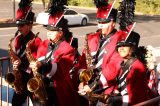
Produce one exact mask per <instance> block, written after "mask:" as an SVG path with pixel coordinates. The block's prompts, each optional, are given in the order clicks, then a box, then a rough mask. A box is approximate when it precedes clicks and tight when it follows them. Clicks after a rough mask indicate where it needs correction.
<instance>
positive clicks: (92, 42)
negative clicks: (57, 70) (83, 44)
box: [81, 31, 122, 94]
mask: <svg viewBox="0 0 160 106" xmlns="http://www.w3.org/2000/svg"><path fill="white" fill-rule="evenodd" d="M100 34H101V33H100V32H96V33H91V34H89V35H88V45H89V49H90V52H91V55H92V56H93V55H94V54H96V52H97V51H98V45H99V41H100ZM121 39H122V34H121V32H118V31H117V32H116V33H114V35H112V36H111V37H110V41H109V43H108V44H107V45H106V46H105V50H104V55H103V61H102V66H101V67H102V75H101V77H100V81H101V83H102V85H103V87H105V86H108V84H109V85H111V84H110V83H112V82H107V81H106V80H107V76H108V72H110V71H112V67H108V64H109V63H110V62H112V64H114V65H116V66H117V69H118V68H120V67H119V66H120V65H119V64H120V63H121V61H122V58H121V57H120V56H119V54H118V53H117V52H116V44H117V42H118V41H120V40H121ZM83 56H84V55H82V58H83ZM83 61H85V60H83ZM82 63H83V68H85V67H84V62H81V64H82ZM112 89H113V87H110V88H109V89H107V90H106V91H105V93H106V94H108V93H110V92H111V91H112Z"/></svg>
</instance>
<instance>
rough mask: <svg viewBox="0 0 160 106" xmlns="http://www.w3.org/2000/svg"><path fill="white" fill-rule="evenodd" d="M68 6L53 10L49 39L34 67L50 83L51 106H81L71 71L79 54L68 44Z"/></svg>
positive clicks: (53, 6) (58, 4) (57, 5)
mask: <svg viewBox="0 0 160 106" xmlns="http://www.w3.org/2000/svg"><path fill="white" fill-rule="evenodd" d="M63 3H64V2H62V1H58V0H57V1H54V2H52V3H51V6H50V8H49V12H50V16H49V19H48V26H47V38H48V39H46V40H44V41H43V42H42V43H41V45H40V47H39V49H38V55H37V59H38V61H37V62H32V63H31V64H30V67H31V68H32V69H33V70H35V69H37V68H38V70H39V72H40V73H42V74H43V75H44V76H45V77H46V79H48V81H49V83H48V87H46V91H47V94H48V102H47V103H48V104H47V106H53V105H55V106H79V105H80V102H79V95H78V93H77V91H76V90H75V86H74V85H73V82H72V79H71V77H70V73H69V71H70V70H71V68H72V67H73V62H74V59H75V56H76V50H75V49H74V48H73V47H72V46H71V45H70V44H69V43H68V41H69V40H70V38H71V37H72V33H71V32H70V31H69V29H68V21H67V20H66V19H64V16H63V14H64V8H65V7H64V4H63Z"/></svg>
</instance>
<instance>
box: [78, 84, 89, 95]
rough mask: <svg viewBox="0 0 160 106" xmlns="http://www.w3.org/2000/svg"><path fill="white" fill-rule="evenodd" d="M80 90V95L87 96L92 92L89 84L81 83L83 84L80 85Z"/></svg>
mask: <svg viewBox="0 0 160 106" xmlns="http://www.w3.org/2000/svg"><path fill="white" fill-rule="evenodd" d="M78 89H79V91H78V93H79V94H80V95H85V94H87V93H89V92H91V89H90V87H89V86H88V84H84V82H81V83H80V84H79V87H78Z"/></svg>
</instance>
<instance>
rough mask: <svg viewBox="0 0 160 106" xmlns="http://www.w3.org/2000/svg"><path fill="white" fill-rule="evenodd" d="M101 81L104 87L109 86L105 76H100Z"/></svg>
mask: <svg viewBox="0 0 160 106" xmlns="http://www.w3.org/2000/svg"><path fill="white" fill-rule="evenodd" d="M100 81H101V83H102V85H103V87H104V86H106V85H108V84H107V80H106V78H105V77H104V75H103V74H101V76H100Z"/></svg>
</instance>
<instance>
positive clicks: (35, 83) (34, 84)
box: [27, 78, 39, 92]
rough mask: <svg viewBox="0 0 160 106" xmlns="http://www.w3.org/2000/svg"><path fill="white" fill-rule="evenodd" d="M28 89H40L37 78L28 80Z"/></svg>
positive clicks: (31, 90) (33, 90)
mask: <svg viewBox="0 0 160 106" xmlns="http://www.w3.org/2000/svg"><path fill="white" fill-rule="evenodd" d="M27 89H28V90H29V91H30V92H35V91H37V90H38V89H39V82H38V81H37V80H36V79H35V78H31V79H30V80H29V81H28V82H27Z"/></svg>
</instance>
